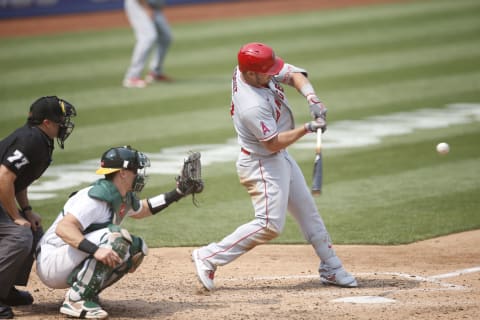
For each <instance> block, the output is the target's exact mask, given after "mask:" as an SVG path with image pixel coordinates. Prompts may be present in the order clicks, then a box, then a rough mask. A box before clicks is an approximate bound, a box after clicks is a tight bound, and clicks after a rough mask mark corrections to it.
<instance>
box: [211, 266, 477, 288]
mask: <svg viewBox="0 0 480 320" xmlns="http://www.w3.org/2000/svg"><path fill="white" fill-rule="evenodd" d="M475 272H480V266H478V267H472V268H466V269H460V270H455V271H452V272H449V273H444V274H439V275H434V276H429V277H423V276H418V275H413V274H408V273H402V272H365V273H356V274H355V276H357V277H358V276H369V277H370V276H378V275H386V276H395V277H399V278H404V279H408V280H413V281H417V282H426V283H433V284H436V285H438V286H440V287H442V289H439V288H436V289H435V288H433V289H427V288H422V289H420V290H422V291H425V290H433V291H438V290H465V289H467V287H465V286H462V285H457V284H453V283H448V282H443V281H441V279H447V278H454V277H459V276H462V275H465V274H470V273H475ZM300 279H320V278H319V276H318V275H283V276H265V277H245V278H217V280H220V281H224V282H236V281H274V280H300ZM402 290H403V291H405V290H408V291H414V290H418V289H398V290H395V291H402Z"/></svg>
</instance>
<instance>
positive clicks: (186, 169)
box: [175, 152, 203, 200]
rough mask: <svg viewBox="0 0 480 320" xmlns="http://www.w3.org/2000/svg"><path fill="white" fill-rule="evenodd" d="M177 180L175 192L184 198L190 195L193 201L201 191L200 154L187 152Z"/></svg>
mask: <svg viewBox="0 0 480 320" xmlns="http://www.w3.org/2000/svg"><path fill="white" fill-rule="evenodd" d="M175 180H177V191H178V192H180V193H181V194H182V195H184V196H186V195H189V194H191V195H192V196H193V198H194V200H195V194H196V193H200V192H202V191H203V180H202V164H201V163H200V152H189V153H188V157H187V158H185V160H184V162H183V168H182V171H181V173H180V175H179V176H178V177H177V178H176V179H175Z"/></svg>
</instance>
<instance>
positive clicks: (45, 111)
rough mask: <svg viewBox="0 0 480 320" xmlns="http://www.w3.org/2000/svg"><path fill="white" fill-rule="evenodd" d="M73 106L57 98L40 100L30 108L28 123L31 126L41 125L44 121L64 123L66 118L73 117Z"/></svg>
mask: <svg viewBox="0 0 480 320" xmlns="http://www.w3.org/2000/svg"><path fill="white" fill-rule="evenodd" d="M70 110H71V104H70V103H68V102H67V101H64V100H62V99H59V98H58V97H57V96H48V97H41V98H38V99H37V100H36V101H35V102H34V103H32V105H31V106H30V113H29V114H28V123H29V124H30V125H39V124H41V123H42V122H43V120H45V119H48V120H51V121H54V122H56V123H63V122H64V118H65V117H66V116H67V117H68V116H71V115H72V114H69V113H71V111H70Z"/></svg>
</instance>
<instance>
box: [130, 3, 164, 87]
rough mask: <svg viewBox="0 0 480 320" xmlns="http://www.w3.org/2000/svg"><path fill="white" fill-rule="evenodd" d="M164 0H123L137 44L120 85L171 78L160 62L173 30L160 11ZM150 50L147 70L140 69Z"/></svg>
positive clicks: (133, 85)
mask: <svg viewBox="0 0 480 320" xmlns="http://www.w3.org/2000/svg"><path fill="white" fill-rule="evenodd" d="M165 2H166V1H165V0H125V12H126V14H127V18H128V21H129V22H130V25H131V26H132V28H133V30H134V32H135V38H136V43H135V47H134V49H133V53H132V58H131V62H130V66H129V68H128V70H127V72H126V74H125V77H124V80H123V86H124V87H126V88H144V87H145V86H147V84H148V83H152V82H155V81H166V82H169V81H172V79H171V78H170V77H168V76H166V75H165V74H164V72H163V63H164V60H165V56H166V55H167V52H168V49H169V47H170V44H171V42H172V32H171V30H170V25H169V24H168V21H167V18H166V17H165V15H164V14H163V8H164V6H165ZM152 49H153V53H152V59H151V62H150V70H149V73H148V74H147V76H146V78H145V80H144V79H142V72H143V69H144V67H145V64H146V62H147V60H148V57H149V56H150V53H151V51H152Z"/></svg>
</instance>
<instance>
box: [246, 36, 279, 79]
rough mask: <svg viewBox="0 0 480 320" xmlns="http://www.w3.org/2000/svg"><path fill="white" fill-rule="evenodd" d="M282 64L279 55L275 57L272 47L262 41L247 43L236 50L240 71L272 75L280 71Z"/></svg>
mask: <svg viewBox="0 0 480 320" xmlns="http://www.w3.org/2000/svg"><path fill="white" fill-rule="evenodd" d="M283 64H284V63H283V60H282V59H281V58H280V57H275V52H273V49H272V48H270V47H269V46H267V45H266V44H263V43H258V42H252V43H247V44H246V45H244V46H242V47H241V48H240V51H238V67H239V69H240V71H241V72H245V71H253V72H257V73H264V74H268V75H271V76H273V75H276V74H278V73H279V72H280V70H281V69H282V68H283Z"/></svg>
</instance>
